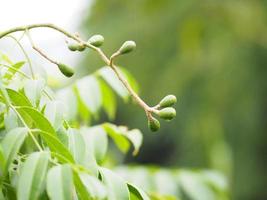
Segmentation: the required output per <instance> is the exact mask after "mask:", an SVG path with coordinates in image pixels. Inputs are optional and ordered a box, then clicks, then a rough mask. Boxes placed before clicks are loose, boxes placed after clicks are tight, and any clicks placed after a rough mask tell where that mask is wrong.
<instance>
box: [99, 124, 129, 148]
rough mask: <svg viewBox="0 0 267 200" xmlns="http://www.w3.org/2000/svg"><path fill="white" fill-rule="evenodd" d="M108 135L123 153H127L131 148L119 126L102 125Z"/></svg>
mask: <svg viewBox="0 0 267 200" xmlns="http://www.w3.org/2000/svg"><path fill="white" fill-rule="evenodd" d="M102 127H103V128H104V130H105V131H106V133H107V134H108V135H109V136H110V137H111V138H112V140H113V141H114V142H115V144H116V145H117V147H118V148H119V149H120V150H121V151H122V152H123V153H127V151H128V150H129V148H130V143H129V141H128V139H126V138H125V136H124V134H123V133H122V132H121V130H120V129H118V127H117V126H115V125H113V124H109V123H105V124H103V125H102Z"/></svg>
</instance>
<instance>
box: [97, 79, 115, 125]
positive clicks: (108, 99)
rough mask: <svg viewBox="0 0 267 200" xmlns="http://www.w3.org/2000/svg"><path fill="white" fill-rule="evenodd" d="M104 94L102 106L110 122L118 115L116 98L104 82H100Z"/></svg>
mask: <svg viewBox="0 0 267 200" xmlns="http://www.w3.org/2000/svg"><path fill="white" fill-rule="evenodd" d="M99 83H100V87H101V93H102V104H103V105H102V106H103V108H104V110H105V112H106V113H107V115H108V117H109V119H110V120H113V119H114V118H115V114H116V108H117V105H116V98H115V95H114V93H113V91H112V90H111V89H110V88H109V87H108V86H107V84H106V83H105V82H104V81H103V80H101V79H100V80H99Z"/></svg>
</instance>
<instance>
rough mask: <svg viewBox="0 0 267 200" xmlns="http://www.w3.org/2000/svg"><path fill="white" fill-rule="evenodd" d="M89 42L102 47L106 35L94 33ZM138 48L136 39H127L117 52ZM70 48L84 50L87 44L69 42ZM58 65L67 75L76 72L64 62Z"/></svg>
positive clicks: (124, 52)
mask: <svg viewBox="0 0 267 200" xmlns="http://www.w3.org/2000/svg"><path fill="white" fill-rule="evenodd" d="M87 42H88V44H90V45H93V46H95V47H100V46H102V44H103V43H104V37H103V36H102V35H93V36H92V37H90V38H89V40H88V41H87ZM135 48H136V44H135V42H134V41H126V42H124V43H123V44H122V46H121V47H120V49H119V50H118V51H117V52H116V56H117V55H121V54H126V53H129V52H131V51H133V50H134V49H135ZM68 49H69V50H70V51H84V50H85V49H86V46H85V45H84V44H80V43H78V42H68ZM57 66H58V68H59V70H60V71H61V73H62V74H63V75H65V76H66V77H71V76H73V74H74V70H73V69H72V68H71V67H69V66H67V65H65V64H63V63H57Z"/></svg>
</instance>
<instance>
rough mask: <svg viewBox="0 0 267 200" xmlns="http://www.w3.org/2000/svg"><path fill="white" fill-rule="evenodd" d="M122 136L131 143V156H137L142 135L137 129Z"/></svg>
mask: <svg viewBox="0 0 267 200" xmlns="http://www.w3.org/2000/svg"><path fill="white" fill-rule="evenodd" d="M124 135H125V136H126V137H127V138H128V139H129V140H130V141H131V143H132V144H133V147H134V151H133V155H137V154H138V152H139V149H140V147H141V145H142V142H143V135H142V133H141V132H140V130H138V129H133V130H130V131H127V132H125V133H124Z"/></svg>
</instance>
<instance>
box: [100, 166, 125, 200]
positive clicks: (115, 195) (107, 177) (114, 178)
mask: <svg viewBox="0 0 267 200" xmlns="http://www.w3.org/2000/svg"><path fill="white" fill-rule="evenodd" d="M99 170H100V174H101V178H102V181H103V183H104V184H105V186H106V187H107V196H108V199H109V200H118V199H120V200H128V199H129V191H128V188H127V184H126V182H124V180H123V179H122V178H121V177H120V176H118V175H116V174H115V173H114V172H112V171H110V170H109V169H106V168H103V167H101V168H100V169H99Z"/></svg>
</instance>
